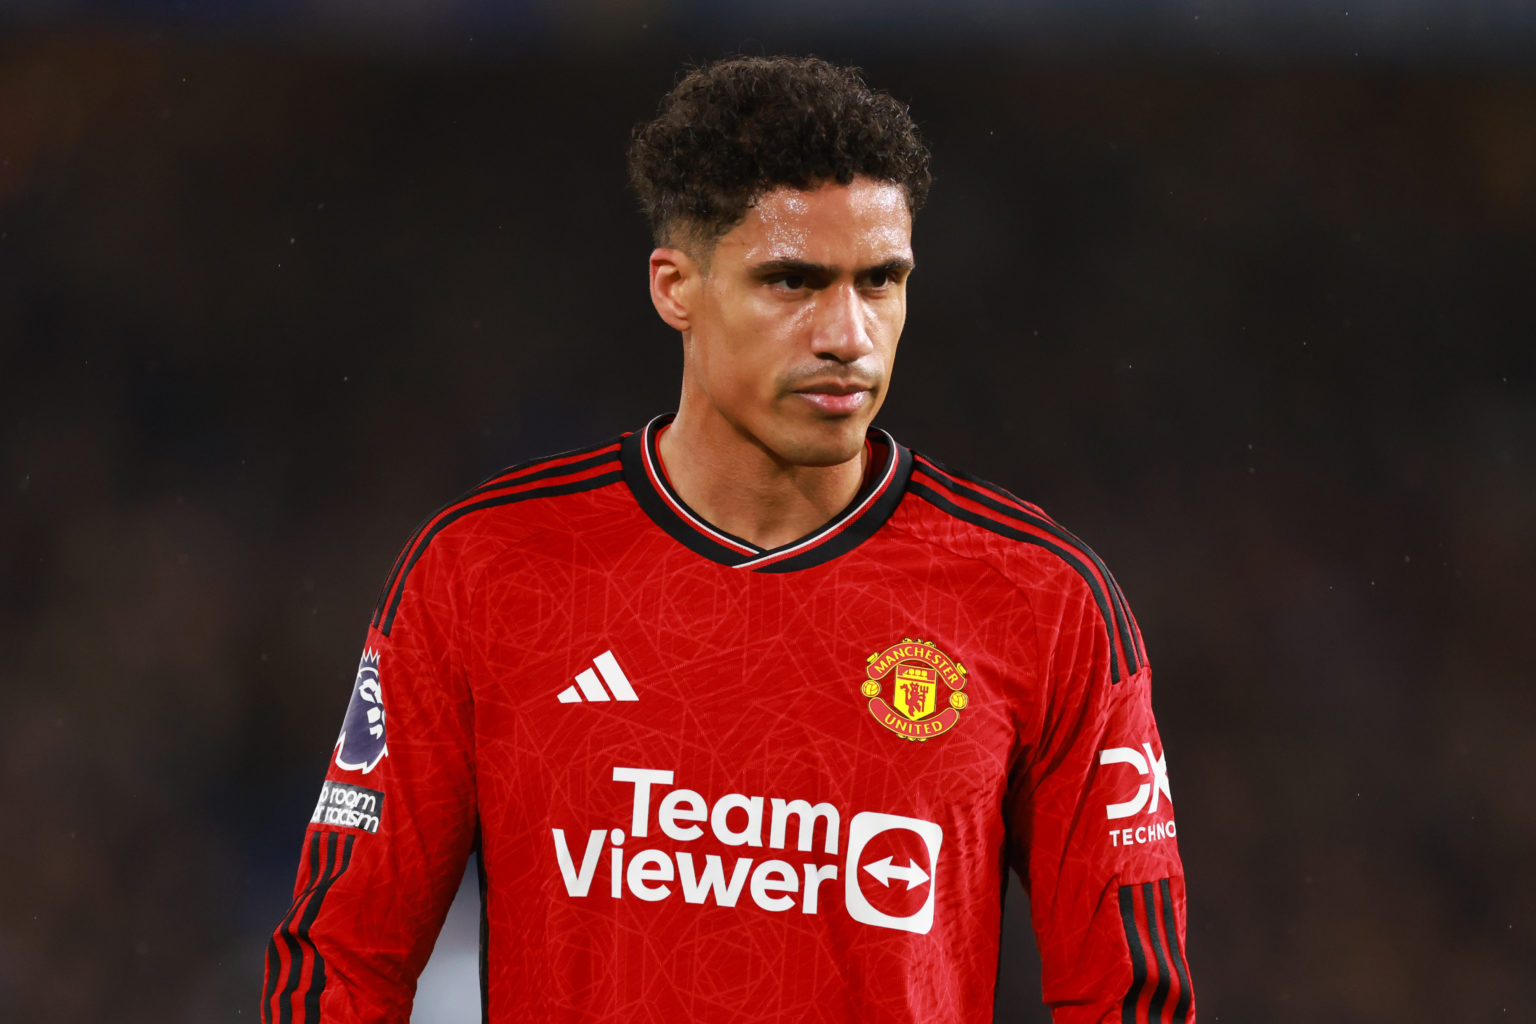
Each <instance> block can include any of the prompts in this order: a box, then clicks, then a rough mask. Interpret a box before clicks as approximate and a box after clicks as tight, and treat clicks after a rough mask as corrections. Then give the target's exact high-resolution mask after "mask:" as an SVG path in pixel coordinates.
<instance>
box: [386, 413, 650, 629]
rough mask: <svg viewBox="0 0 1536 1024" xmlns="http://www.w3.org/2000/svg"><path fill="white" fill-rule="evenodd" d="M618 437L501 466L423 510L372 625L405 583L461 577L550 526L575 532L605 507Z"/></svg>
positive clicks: (614, 475)
mask: <svg viewBox="0 0 1536 1024" xmlns="http://www.w3.org/2000/svg"><path fill="white" fill-rule="evenodd" d="M622 443H623V437H617V438H614V439H612V440H610V441H605V442H603V443H601V444H596V445H591V446H589V447H586V448H578V449H574V450H572V451H566V452H561V453H560V454H558V455H549V456H544V457H542V458H537V459H530V460H528V461H527V462H520V463H518V464H517V465H514V466H509V467H507V468H506V469H503V470H502V471H500V472H499V473H496V474H494V475H492V476H490V477H487V478H486V479H484V480H482V481H481V482H480V483H478V484H476V485H475V486H474V487H471V488H469V489H468V490H466V491H464V492H462V493H461V494H459V495H458V496H457V497H456V498H454V499H453V500H452V501H449V502H447V503H446V504H444V505H442V506H440V507H439V508H438V509H437V510H436V511H434V512H433V513H432V514H431V515H429V516H427V517H426V518H425V519H423V520H422V521H421V523H420V524H419V525H418V526H417V527H416V529H415V530H414V531H413V532H412V534H411V537H410V540H409V541H408V542H407V543H406V544H405V546H404V547H403V548H401V550H400V554H399V555H398V556H397V557H396V559H395V563H394V565H393V566H392V567H391V569H390V573H389V577H388V579H387V581H386V582H385V585H384V590H383V593H382V594H381V595H380V598H379V606H378V608H377V609H376V611H375V624H376V625H380V626H381V627H383V628H384V629H385V632H386V633H387V632H388V628H387V625H386V624H387V623H388V622H390V621H391V620H392V619H393V617H394V613H395V611H396V610H397V609H398V607H399V604H400V601H401V599H402V596H403V594H404V592H405V589H406V587H407V585H408V584H410V585H412V586H416V585H419V584H420V581H421V580H422V579H423V578H424V577H426V576H432V577H434V578H435V579H437V580H439V581H441V580H443V579H444V578H458V579H465V578H467V577H468V576H470V575H472V574H473V573H474V572H475V570H476V569H477V568H478V567H479V566H481V565H483V564H485V563H486V562H487V561H489V560H491V559H494V558H496V557H497V556H498V555H500V554H502V553H503V552H505V551H507V550H508V549H509V548H512V547H515V546H517V545H518V544H520V543H522V542H525V541H528V540H530V539H531V538H534V537H540V536H544V535H547V534H548V533H549V532H550V531H552V530H558V531H567V532H569V531H577V530H580V529H581V528H582V527H583V524H584V523H587V522H590V520H591V519H592V518H593V517H594V516H601V515H605V514H609V513H611V512H612V510H613V507H614V506H613V503H612V501H611V500H609V498H608V495H606V494H605V493H604V492H605V491H611V489H612V488H613V487H614V486H615V485H621V484H622V482H623V479H624V473H623V468H622V465H621V462H620V448H621V446H622Z"/></svg>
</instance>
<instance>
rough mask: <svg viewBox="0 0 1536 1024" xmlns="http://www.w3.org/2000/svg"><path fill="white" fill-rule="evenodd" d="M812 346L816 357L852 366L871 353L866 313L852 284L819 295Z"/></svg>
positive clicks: (836, 286)
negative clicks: (851, 364) (857, 360)
mask: <svg viewBox="0 0 1536 1024" xmlns="http://www.w3.org/2000/svg"><path fill="white" fill-rule="evenodd" d="M821 299H822V301H821V302H820V303H819V307H820V308H819V309H818V310H817V315H816V333H815V337H814V338H813V339H812V346H813V348H814V350H815V352H816V354H817V355H819V356H825V357H827V358H829V359H836V360H837V361H838V362H842V363H851V362H853V361H854V360H855V359H858V358H860V357H861V356H865V355H868V354H869V353H870V352H873V351H874V348H875V343H874V339H872V338H871V337H870V336H869V322H868V316H869V311H868V310H867V309H865V308H864V301H863V299H862V298H861V297H860V295H859V289H858V288H857V287H856V286H855V285H853V284H846V285H834V286H833V287H831V288H828V289H827V290H826V291H824V292H823V293H822V295H821Z"/></svg>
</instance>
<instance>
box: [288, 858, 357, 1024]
mask: <svg viewBox="0 0 1536 1024" xmlns="http://www.w3.org/2000/svg"><path fill="white" fill-rule="evenodd" d="M338 839H340V840H341V854H340V860H339V861H338V860H337V854H336V841H337V840H338ZM355 842H357V836H353V835H349V836H346V837H342V836H340V835H338V834H337V833H335V832H332V833H330V842H329V851H328V852H329V854H330V856H331V863H332V865H333V868H332V870H331V872H330V874H329V875H327V876H326V879H325V883H324V884H323V885H321V886H320V888H318V889H316V890H315V898H314V900H313V901H312V902H311V903H310V905H309V909H308V910H306V911H305V912H304V917H303V918H302V919H301V920H300V921H299V934H300V935H301V936H303V937H304V941H305V942H307V943H308V944H309V948H310V951H311V952H312V953H314V956H315V969H314V970H313V971H312V972H311V973H310V977H309V988H307V989H306V990H305V992H304V1024H314V1022H318V1021H319V1020H320V994H321V993H322V992H324V991H325V957H323V956H321V955H320V950H318V949H316V948H315V943H314V940H313V939H311V938H310V937H309V929H310V927H311V926H312V925H314V923H315V918H317V917H319V916H320V904H321V903H323V902H325V894H326V893H327V892H329V891H330V888H331V886H333V885H335V884H336V879H338V878H340V877H341V876H342V873H343V872H344V871H346V870H347V865H348V864H349V863H350V862H351V860H352V844H353V843H355Z"/></svg>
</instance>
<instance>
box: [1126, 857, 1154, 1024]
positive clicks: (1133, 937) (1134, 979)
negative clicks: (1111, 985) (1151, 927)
mask: <svg viewBox="0 0 1536 1024" xmlns="http://www.w3.org/2000/svg"><path fill="white" fill-rule="evenodd" d="M1120 923H1121V924H1123V925H1124V926H1125V945H1126V947H1127V948H1128V949H1129V950H1130V954H1131V987H1130V990H1129V991H1127V992H1126V993H1125V1001H1124V1002H1123V1003H1121V1004H1120V1024H1136V1004H1137V1003H1138V1002H1140V1001H1141V990H1142V989H1143V988H1145V987H1146V984H1147V951H1146V950H1145V949H1143V948H1142V946H1141V934H1140V932H1139V931H1137V928H1136V887H1135V886H1133V885H1122V886H1121V887H1120Z"/></svg>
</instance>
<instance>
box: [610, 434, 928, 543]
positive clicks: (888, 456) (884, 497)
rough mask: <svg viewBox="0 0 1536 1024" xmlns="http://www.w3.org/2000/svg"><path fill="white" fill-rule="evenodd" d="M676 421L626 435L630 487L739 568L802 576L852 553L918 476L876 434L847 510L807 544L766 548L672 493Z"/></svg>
mask: <svg viewBox="0 0 1536 1024" xmlns="http://www.w3.org/2000/svg"><path fill="white" fill-rule="evenodd" d="M675 415H676V414H675V413H664V414H662V415H660V416H657V417H656V418H655V419H653V420H651V422H649V423H647V424H646V425H645V427H644V428H643V429H641V430H638V431H636V432H634V433H632V434H627V435H625V437H624V440H623V444H622V445H621V448H620V454H619V458H620V461H621V462H622V464H623V467H624V482H625V483H626V484H628V486H629V489H630V492H631V493H632V494H633V495H634V496H635V500H636V501H637V502H638V503H639V505H640V508H641V510H642V511H644V512H645V514H646V515H647V516H649V517H650V518H651V521H652V522H654V523H655V524H656V525H657V526H659V527H661V528H662V529H663V530H665V531H666V532H667V533H668V534H669V535H670V536H671V537H672V539H673V540H676V541H677V542H678V543H680V544H682V545H683V546H685V547H687V548H688V549H689V550H690V551H693V552H694V553H695V554H698V555H702V556H703V557H705V558H708V559H709V560H710V561H713V562H718V563H719V564H721V565H726V566H730V567H731V568H733V569H748V570H751V571H753V572H794V571H796V570H798V569H809V568H810V567H812V566H815V565H821V564H823V563H825V562H829V561H831V560H832V559H834V558H836V557H837V556H839V555H841V554H845V553H846V552H849V551H852V550H853V549H854V548H856V547H858V546H859V545H860V544H861V543H863V542H864V541H865V540H867V539H868V538H869V537H870V536H871V535H872V534H874V532H875V531H876V530H878V529H879V528H880V527H881V525H882V524H884V522H885V521H886V520H887V519H889V518H890V517H891V513H892V512H894V511H895V509H896V506H897V505H898V504H899V503H900V501H901V496H902V493H903V492H904V491H905V489H906V485H907V477H908V476H909V475H911V472H912V453H911V452H910V451H908V450H907V449H906V448H904V447H902V446H901V445H899V444H897V443H896V439H895V438H893V437H891V435H890V434H888V433H886V432H885V431H884V430H881V429H879V428H878V427H871V428H870V429H869V433H868V441H869V445H870V452H871V459H870V468H869V471H868V472H866V473H865V474H864V482H863V484H861V485H860V487H859V491H858V493H857V494H855V495H854V497H853V500H852V501H850V502H849V503H848V505H847V507H845V508H844V509H843V510H842V511H841V512H839V513H838V514H837V515H835V516H833V517H832V519H831V520H830V521H829V522H827V523H824V524H823V525H821V526H819V527H817V528H816V529H815V530H812V531H811V532H810V533H808V534H806V535H805V536H803V537H800V538H798V539H796V540H792V541H790V542H789V543H788V544H781V545H779V546H778V547H776V548H761V547H758V546H757V545H755V544H753V543H752V542H751V541H748V540H744V539H742V538H741V537H737V536H734V535H732V534H729V533H726V532H725V531H724V530H721V529H718V528H717V527H715V526H713V525H711V524H710V523H708V522H707V521H705V519H704V518H703V517H702V516H700V515H699V514H698V513H697V512H695V511H693V509H691V508H689V507H688V504H687V503H686V502H685V501H683V499H682V498H681V497H679V496H678V494H677V492H676V491H674V490H673V489H672V484H671V482H670V481H668V480H667V475H666V473H665V472H663V471H662V466H661V456H660V455H659V454H658V452H657V449H656V442H657V438H658V437H659V436H660V435H661V431H662V430H663V428H665V427H666V426H667V425H668V424H669V423H671V422H672V418H673V417H674V416H675Z"/></svg>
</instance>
